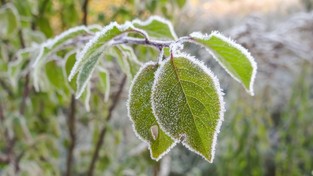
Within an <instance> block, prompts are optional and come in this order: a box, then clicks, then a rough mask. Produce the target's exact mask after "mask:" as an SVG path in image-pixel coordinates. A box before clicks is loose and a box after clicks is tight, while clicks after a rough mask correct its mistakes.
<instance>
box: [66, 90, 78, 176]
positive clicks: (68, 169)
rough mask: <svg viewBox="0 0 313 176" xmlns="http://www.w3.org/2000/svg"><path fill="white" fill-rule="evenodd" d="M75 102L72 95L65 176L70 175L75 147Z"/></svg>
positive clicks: (68, 122)
mask: <svg viewBox="0 0 313 176" xmlns="http://www.w3.org/2000/svg"><path fill="white" fill-rule="evenodd" d="M75 102H76V100H75V95H72V98H71V104H70V111H69V114H68V121H67V124H68V129H69V134H70V140H71V141H70V146H69V149H68V154H67V159H66V174H65V175H66V176H70V175H72V174H71V173H72V165H73V154H74V149H75V145H76V135H75V131H76V125H75V122H76V120H75V119H76V118H75V112H76V105H75V104H76V103H75Z"/></svg>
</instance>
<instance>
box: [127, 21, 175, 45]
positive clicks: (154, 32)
mask: <svg viewBox="0 0 313 176" xmlns="http://www.w3.org/2000/svg"><path fill="white" fill-rule="evenodd" d="M132 23H133V25H134V26H135V27H136V28H138V29H142V30H144V31H145V32H147V34H148V35H149V37H150V38H152V39H161V40H177V35H176V33H175V31H174V28H173V25H172V23H171V22H170V21H168V20H166V19H163V18H161V17H158V16H152V17H150V18H149V19H147V20H146V21H141V20H134V21H133V22H132Z"/></svg>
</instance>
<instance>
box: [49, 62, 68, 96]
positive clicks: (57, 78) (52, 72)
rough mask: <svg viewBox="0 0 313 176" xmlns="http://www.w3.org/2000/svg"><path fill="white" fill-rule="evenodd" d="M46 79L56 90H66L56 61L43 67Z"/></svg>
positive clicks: (60, 69) (64, 81) (63, 78)
mask: <svg viewBox="0 0 313 176" xmlns="http://www.w3.org/2000/svg"><path fill="white" fill-rule="evenodd" d="M45 68H46V74H47V78H48V79H49V81H50V83H51V84H52V85H53V86H55V87H56V88H57V89H58V90H60V91H62V90H64V89H66V86H65V83H66V80H65V77H64V74H63V71H62V67H61V66H59V65H58V63H57V61H55V60H52V61H50V62H48V63H47V64H46V65H45Z"/></svg>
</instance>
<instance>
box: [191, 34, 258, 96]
mask: <svg viewBox="0 0 313 176" xmlns="http://www.w3.org/2000/svg"><path fill="white" fill-rule="evenodd" d="M190 36H191V37H192V40H193V41H195V42H196V43H198V44H201V45H203V46H205V47H206V48H207V49H208V50H209V51H210V53H211V54H212V55H213V56H214V58H215V59H216V60H217V61H218V62H219V64H220V65H221V66H222V67H223V68H224V69H225V70H226V71H227V72H228V73H229V74H230V75H231V76H232V77H233V78H234V79H235V80H237V81H238V82H239V83H241V84H242V85H243V86H244V88H245V89H246V90H247V91H248V92H249V93H250V94H251V95H254V93H253V83H254V79H255V75H256V71H257V64H256V62H255V61H254V58H253V57H252V56H251V54H250V53H249V52H248V51H247V49H245V48H243V47H242V46H241V45H239V44H237V43H235V42H234V41H232V40H230V39H228V38H226V37H225V36H223V35H221V34H220V33H218V32H212V33H211V35H209V36H207V35H203V34H201V33H198V32H195V33H192V34H190Z"/></svg>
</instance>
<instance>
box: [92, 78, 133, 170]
mask: <svg viewBox="0 0 313 176" xmlns="http://www.w3.org/2000/svg"><path fill="white" fill-rule="evenodd" d="M126 78H127V76H126V75H124V77H123V79H122V81H121V84H120V86H119V88H118V91H117V92H116V94H115V95H114V97H113V98H112V105H111V106H110V108H109V113H108V116H107V122H109V121H110V119H111V118H112V114H113V110H114V109H115V107H116V105H117V103H118V102H119V99H120V97H121V94H122V92H123V89H124V85H125V83H126ZM106 131H107V128H106V126H104V127H103V128H102V129H101V132H100V136H99V138H98V142H97V145H96V148H95V152H94V154H93V156H92V159H91V163H90V165H89V169H88V172H87V175H89V176H92V175H93V172H94V168H95V165H96V162H97V160H98V158H99V151H100V148H101V146H102V145H103V141H104V136H105V134H106Z"/></svg>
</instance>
